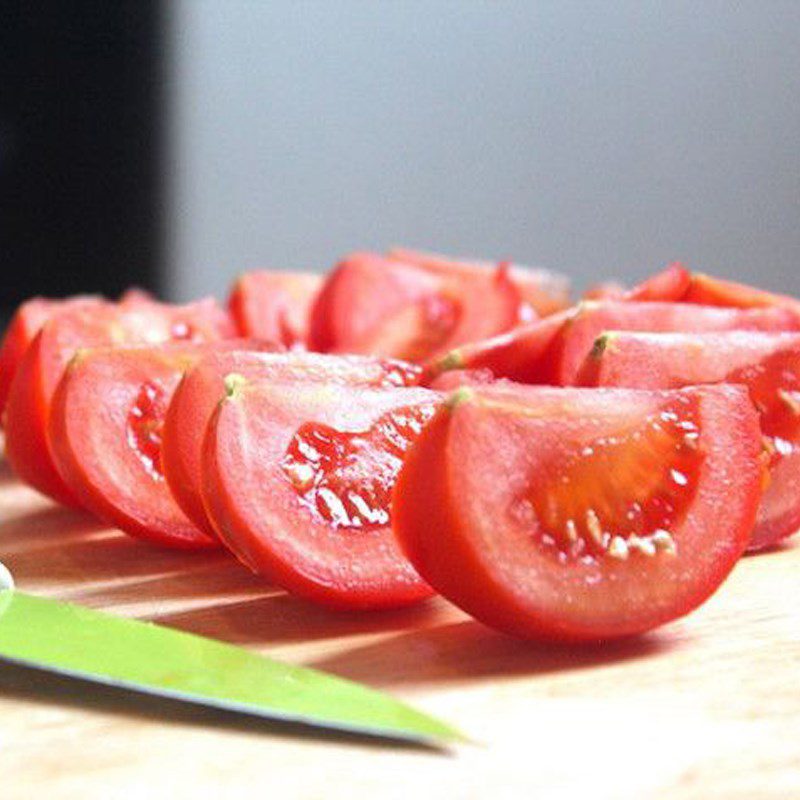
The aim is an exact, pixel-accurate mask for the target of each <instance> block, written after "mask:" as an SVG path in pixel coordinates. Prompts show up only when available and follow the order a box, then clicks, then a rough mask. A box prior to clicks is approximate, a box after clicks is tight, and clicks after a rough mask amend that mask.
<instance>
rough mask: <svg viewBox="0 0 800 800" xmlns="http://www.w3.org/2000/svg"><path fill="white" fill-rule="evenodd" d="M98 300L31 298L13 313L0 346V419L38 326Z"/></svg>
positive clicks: (81, 297) (39, 328)
mask: <svg viewBox="0 0 800 800" xmlns="http://www.w3.org/2000/svg"><path fill="white" fill-rule="evenodd" d="M96 302H98V298H95V297H89V296H80V297H71V298H69V299H66V300H52V299H49V298H45V297H34V298H31V299H30V300H26V301H25V302H24V303H22V304H21V305H20V307H19V308H18V309H17V310H16V312H15V313H14V316H13V317H12V318H11V322H10V323H9V324H8V328H6V332H5V334H4V335H3V341H2V344H0V418H2V416H3V411H4V410H5V407H6V402H7V400H8V393H9V391H10V389H11V381H12V380H13V378H14V376H15V375H16V374H17V370H18V369H19V364H20V362H21V361H22V357H23V356H24V355H25V352H26V351H27V349H28V348H29V347H30V345H31V342H33V339H34V337H35V336H36V334H37V333H39V331H40V330H41V329H42V326H43V325H44V324H45V322H47V321H48V320H49V319H50V318H51V317H53V316H54V315H55V314H58V313H60V312H61V311H66V310H69V309H70V308H74V307H75V306H76V305H80V304H82V303H96Z"/></svg>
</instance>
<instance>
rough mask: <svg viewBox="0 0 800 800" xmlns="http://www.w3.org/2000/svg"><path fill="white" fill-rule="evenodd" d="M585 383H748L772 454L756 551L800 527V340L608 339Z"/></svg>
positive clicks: (740, 336)
mask: <svg viewBox="0 0 800 800" xmlns="http://www.w3.org/2000/svg"><path fill="white" fill-rule="evenodd" d="M580 383H581V384H582V385H584V386H625V387H632V388H645V389H669V388H677V387H681V386H687V385H690V384H702V383H740V384H743V385H745V386H746V387H747V388H748V390H749V392H750V397H751V399H752V400H753V403H754V405H755V407H756V409H757V410H758V412H759V416H760V421H761V430H762V433H763V436H764V444H765V447H766V450H767V453H768V454H769V483H768V485H767V489H766V491H765V493H764V497H763V498H762V501H761V507H760V509H759V512H758V518H757V520H756V526H755V529H754V530H753V535H752V538H751V541H750V549H751V550H760V549H763V548H765V547H769V546H771V545H773V544H775V543H776V542H777V541H779V540H781V539H783V538H784V537H786V536H789V535H791V534H793V533H795V532H796V531H797V529H798V528H799V527H800V334H794V333H758V332H752V331H748V332H742V331H734V332H727V333H704V334H680V333H679V334H668V333H652V334H648V333H624V332H621V333H616V332H614V333H608V334H606V335H604V336H603V337H601V338H600V339H598V341H597V343H596V345H595V347H594V349H593V350H592V352H591V354H590V355H589V357H588V358H587V359H586V363H585V365H584V368H583V370H582V371H581V376H580Z"/></svg>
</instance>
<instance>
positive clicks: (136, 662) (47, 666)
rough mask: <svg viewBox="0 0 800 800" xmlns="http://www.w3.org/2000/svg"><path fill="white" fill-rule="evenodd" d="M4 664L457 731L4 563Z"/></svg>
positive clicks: (163, 692)
mask: <svg viewBox="0 0 800 800" xmlns="http://www.w3.org/2000/svg"><path fill="white" fill-rule="evenodd" d="M0 661H8V662H10V663H13V664H19V665H22V666H26V667H32V668H34V669H39V670H44V671H46V672H54V673H56V674H58V675H64V676H67V677H73V678H79V679H82V680H88V681H92V682H95V683H99V684H103V685H106V686H114V687H118V688H122V689H128V690H131V691H134V692H141V693H144V694H148V695H155V696H157V697H165V698H170V699H173V700H181V701H185V702H187V703H194V704H199V705H203V706H209V707H212V708H218V709H223V710H226V711H233V712H237V713H241V714H246V715H250V716H254V717H261V718H264V719H268V720H277V721H281V722H292V723H299V724H302V725H308V726H313V727H320V728H327V729H333V730H338V731H343V732H347V733H355V734H360V735H365V736H371V737H380V738H385V739H394V740H403V741H408V742H412V743H417V744H422V745H430V746H443V745H447V744H454V743H456V742H464V741H466V738H465V737H464V736H463V735H462V734H461V733H459V732H458V731H457V730H456V729H455V728H452V727H451V726H449V725H447V724H446V723H444V722H441V721H439V720H437V719H436V718H434V717H431V716H428V715H427V714H424V713H422V712H420V711H417V710H416V709H414V708H412V707H411V706H408V705H406V704H405V703H401V702H400V701H398V700H395V699H394V698H393V697H391V696H389V695H387V694H384V693H382V692H378V691H375V690H373V689H369V688H368V687H366V686H363V685H361V684H358V683H354V682H352V681H348V680H345V679H343V678H338V677H335V676H333V675H329V674H327V673H325V672H321V671H319V670H314V669H308V668H306V667H299V666H294V665H290V664H284V663H282V662H280V661H276V660H274V659H271V658H265V657H263V656H261V655H258V654H257V653H254V652H252V651H250V650H247V649H246V648H242V647H236V646H234V645H230V644H227V643H225V642H220V641H216V640H214V639H208V638H205V637H202V636H197V635H194V634H190V633H184V632H182V631H177V630H174V629H171V628H167V627H164V626H162V625H157V624H155V623H150V622H141V621H138V620H133V619H127V618H123V617H117V616H114V615H112V614H107V613H104V612H101V611H95V610H93V609H90V608H86V607H84V606H80V605H75V604H72V603H64V602H60V601H57V600H51V599H48V598H44V597H38V596H34V595H29V594H26V593H24V592H20V591H18V590H16V589H14V584H13V580H12V578H11V575H10V573H9V572H8V570H7V569H6V568H5V567H4V566H3V564H2V562H0Z"/></svg>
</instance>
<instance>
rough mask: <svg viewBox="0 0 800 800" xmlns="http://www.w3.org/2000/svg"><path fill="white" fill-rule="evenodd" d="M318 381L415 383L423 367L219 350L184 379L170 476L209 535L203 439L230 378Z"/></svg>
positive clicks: (173, 425) (168, 461) (175, 413)
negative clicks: (203, 486)
mask: <svg viewBox="0 0 800 800" xmlns="http://www.w3.org/2000/svg"><path fill="white" fill-rule="evenodd" d="M230 374H236V375H238V376H240V377H241V378H245V379H258V380H271V381H279V382H287V383H291V382H292V381H315V382H321V383H332V384H347V385H349V384H352V385H363V386H386V387H389V386H406V385H412V384H415V383H416V382H417V381H418V379H419V374H420V369H419V368H418V367H414V366H412V365H411V364H407V363H405V362H400V361H392V360H378V359H375V358H371V357H368V356H329V355H320V354H319V353H297V352H293V353H284V354H275V353H254V352H249V353H245V352H229V353H225V352H216V353H209V354H208V355H206V356H204V358H203V359H201V360H200V361H199V362H198V363H197V365H196V366H194V367H193V368H192V369H190V370H189V371H188V372H187V373H186V375H185V376H184V378H183V379H182V380H181V383H180V384H179V386H178V388H177V390H176V391H175V394H174V396H173V397H172V400H171V402H170V404H169V409H168V411H167V415H166V419H165V424H164V430H163V433H162V443H161V456H162V464H163V468H164V476H165V477H166V480H167V483H168V484H169V487H170V489H171V491H172V495H173V497H174V498H175V500H176V502H177V503H178V505H179V506H180V507H181V509H182V510H183V512H184V513H185V514H186V516H187V517H189V519H190V520H192V522H193V523H194V524H195V525H196V526H197V527H198V528H200V529H201V530H203V531H204V532H205V533H206V534H207V535H209V536H214V535H216V534H215V532H214V527H213V525H212V524H211V521H210V520H209V518H208V515H207V514H206V511H205V508H204V506H203V500H202V496H201V492H200V484H201V456H202V449H203V437H204V435H205V431H206V428H207V427H208V422H209V420H210V419H211V416H212V414H213V413H214V409H215V408H216V407H217V405H218V403H219V401H220V400H221V399H222V398H223V397H224V396H225V383H224V379H225V377H226V376H227V375H230Z"/></svg>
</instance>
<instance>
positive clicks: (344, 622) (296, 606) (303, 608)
mask: <svg viewBox="0 0 800 800" xmlns="http://www.w3.org/2000/svg"><path fill="white" fill-rule="evenodd" d="M443 606H444V603H443V601H436V600H431V601H428V602H424V603H420V604H418V605H415V606H410V607H408V608H401V609H395V610H391V611H333V610H330V609H326V608H323V607H320V606H316V605H313V604H311V603H308V602H306V601H304V600H300V599H298V598H296V597H292V596H291V595H289V594H287V593H286V592H284V591H282V590H275V591H274V592H273V593H272V594H270V595H268V596H264V597H258V598H255V599H251V600H245V601H242V602H235V603H227V604H224V605H220V604H218V603H215V604H214V605H210V606H207V607H204V608H196V609H191V610H188V611H179V612H177V613H169V614H162V615H159V616H154V617H151V618H150V619H152V621H153V622H158V623H160V624H162V625H168V626H170V627H173V628H179V629H180V630H183V631H187V632H189V633H196V634H200V635H202V636H214V637H217V638H223V639H225V641H228V642H231V643H232V644H240V645H248V644H249V645H266V644H279V643H290V642H303V641H315V640H320V639H335V638H341V637H345V636H355V635H359V634H365V633H381V632H385V633H392V632H394V631H398V630H407V629H409V628H419V627H420V626H424V625H431V624H434V623H435V622H436V621H437V620H441V617H442V614H443V613H444V609H443Z"/></svg>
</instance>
